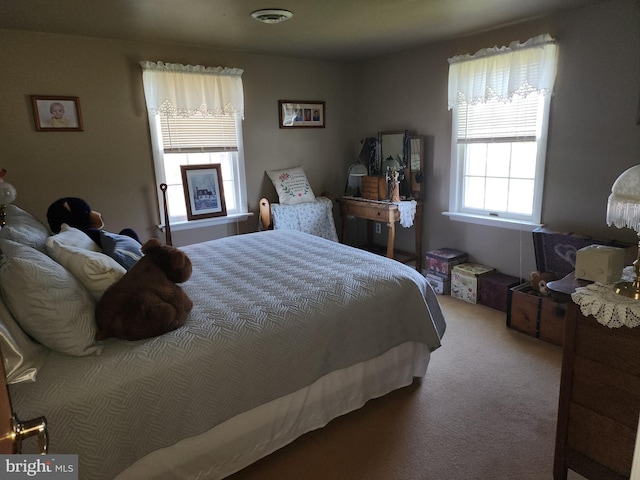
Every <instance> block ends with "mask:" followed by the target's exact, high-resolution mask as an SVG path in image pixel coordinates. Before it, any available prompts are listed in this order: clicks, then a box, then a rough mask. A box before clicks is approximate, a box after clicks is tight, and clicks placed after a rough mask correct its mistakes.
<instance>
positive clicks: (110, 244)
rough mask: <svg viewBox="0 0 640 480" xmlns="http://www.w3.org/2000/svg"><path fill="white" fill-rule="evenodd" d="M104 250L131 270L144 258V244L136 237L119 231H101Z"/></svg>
mask: <svg viewBox="0 0 640 480" xmlns="http://www.w3.org/2000/svg"><path fill="white" fill-rule="evenodd" d="M100 243H101V244H102V251H103V252H104V253H106V254H107V255H109V256H110V257H111V258H113V259H114V260H115V261H116V262H118V263H119V264H120V265H122V266H123V267H124V268H125V269H127V270H129V269H130V268H131V267H133V266H134V265H135V264H136V262H137V261H138V260H140V259H141V258H142V255H143V253H142V250H141V249H142V245H140V242H138V241H137V240H135V239H134V238H131V237H128V236H127V235H120V234H119V233H111V232H106V231H104V230H101V231H100Z"/></svg>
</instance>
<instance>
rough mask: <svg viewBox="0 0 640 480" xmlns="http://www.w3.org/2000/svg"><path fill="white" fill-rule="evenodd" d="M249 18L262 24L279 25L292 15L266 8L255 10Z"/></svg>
mask: <svg viewBox="0 0 640 480" xmlns="http://www.w3.org/2000/svg"><path fill="white" fill-rule="evenodd" d="M251 16H252V17H253V18H255V19H256V20H258V21H259V22H262V23H280V22H284V21H285V20H289V19H290V18H291V17H293V13H291V12H290V11H289V10H283V9H282V8H268V9H263V10H256V11H255V12H253V13H252V14H251Z"/></svg>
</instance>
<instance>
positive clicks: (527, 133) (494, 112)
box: [457, 95, 540, 143]
mask: <svg viewBox="0 0 640 480" xmlns="http://www.w3.org/2000/svg"><path fill="white" fill-rule="evenodd" d="M513 100H514V101H511V102H507V103H505V102H502V101H499V100H497V99H494V100H493V101H489V102H487V103H478V104H475V105H469V104H463V105H460V106H459V107H458V108H459V112H458V115H459V122H458V132H457V139H458V143H473V142H477V141H483V142H490V141H493V140H500V141H507V140H510V141H517V140H535V138H536V134H537V131H538V117H539V105H540V97H539V96H538V95H528V96H526V97H525V98H518V97H517V96H516V97H514V99H513Z"/></svg>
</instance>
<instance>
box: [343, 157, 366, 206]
mask: <svg viewBox="0 0 640 480" xmlns="http://www.w3.org/2000/svg"><path fill="white" fill-rule="evenodd" d="M368 174H369V171H368V170H367V166H366V165H364V164H362V163H360V159H358V161H357V162H356V163H353V164H351V166H350V167H349V170H347V186H346V188H345V189H344V193H345V194H346V193H347V189H348V188H349V187H351V188H355V189H356V193H355V194H354V195H353V196H354V197H361V196H362V193H361V192H360V184H361V181H362V179H361V178H360V177H364V176H366V175H368ZM352 181H353V182H352Z"/></svg>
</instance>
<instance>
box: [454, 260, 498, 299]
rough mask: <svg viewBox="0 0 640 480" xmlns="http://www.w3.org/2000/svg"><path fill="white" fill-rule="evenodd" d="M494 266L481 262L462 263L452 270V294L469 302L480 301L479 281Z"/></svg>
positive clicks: (491, 270) (492, 269)
mask: <svg viewBox="0 0 640 480" xmlns="http://www.w3.org/2000/svg"><path fill="white" fill-rule="evenodd" d="M494 270H495V269H494V268H493V267H488V266H486V265H480V264H479V263H461V264H460V265H456V266H455V267H453V270H452V271H451V296H452V297H456V298H459V299H461V300H464V301H465V302H469V303H478V282H479V279H480V278H481V277H482V276H483V275H486V274H487V273H490V272H493V271H494Z"/></svg>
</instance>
